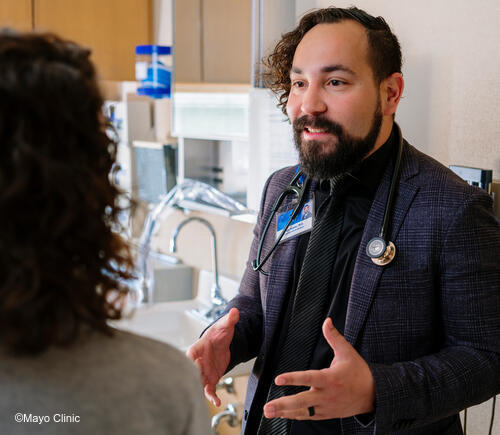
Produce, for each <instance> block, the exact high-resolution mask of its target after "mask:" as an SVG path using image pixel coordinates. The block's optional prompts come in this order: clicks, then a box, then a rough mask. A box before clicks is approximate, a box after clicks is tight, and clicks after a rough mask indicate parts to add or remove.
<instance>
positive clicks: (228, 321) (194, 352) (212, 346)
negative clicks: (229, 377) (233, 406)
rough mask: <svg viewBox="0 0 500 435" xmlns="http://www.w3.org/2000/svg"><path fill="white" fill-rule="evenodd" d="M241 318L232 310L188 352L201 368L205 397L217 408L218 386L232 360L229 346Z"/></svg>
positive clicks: (237, 312) (236, 311)
mask: <svg viewBox="0 0 500 435" xmlns="http://www.w3.org/2000/svg"><path fill="white" fill-rule="evenodd" d="M239 318H240V313H239V311H238V310H237V309H236V308H232V309H231V311H229V313H227V314H226V315H225V316H224V317H222V318H220V319H219V320H217V322H215V323H214V324H213V325H212V326H211V327H210V328H208V329H207V330H206V331H205V333H204V334H203V336H202V337H201V338H200V339H199V340H198V341H197V342H196V343H194V344H193V345H192V346H191V347H190V348H189V349H188V350H187V352H186V355H187V356H188V357H189V358H190V359H191V360H193V361H194V362H195V363H196V364H197V365H198V367H199V368H200V371H201V379H202V382H203V387H204V391H205V396H206V397H207V399H209V400H210V401H211V402H212V403H213V404H214V405H215V406H220V399H219V397H217V393H216V386H217V382H219V379H220V378H221V377H222V375H223V374H224V372H225V371H226V369H227V366H228V364H229V360H230V358H231V353H230V351H229V345H230V344H231V340H232V339H233V335H234V326H235V325H236V323H238V320H239Z"/></svg>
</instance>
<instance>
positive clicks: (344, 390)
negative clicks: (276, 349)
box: [264, 318, 375, 420]
mask: <svg viewBox="0 0 500 435" xmlns="http://www.w3.org/2000/svg"><path fill="white" fill-rule="evenodd" d="M323 335H324V336H325V338H326V340H327V342H328V344H329V345H330V347H331V348H332V349H333V351H334V353H335V356H334V358H333V360H332V363H331V364H330V367H328V368H326V369H322V370H306V371H300V372H290V373H283V374H281V375H279V376H277V377H276V379H275V382H276V385H301V386H308V387H310V389H309V390H307V391H303V392H301V393H298V394H295V395H293V396H285V397H281V398H279V399H275V400H272V401H271V402H268V403H267V404H266V405H265V406H264V415H265V416H266V417H267V418H276V417H281V418H288V419H294V420H306V419H310V420H326V419H330V418H342V417H350V416H353V415H357V414H362V413H366V412H371V411H373V404H374V401H375V386H374V381H373V376H372V374H371V371H370V368H369V367H368V364H367V363H366V361H365V360H364V359H363V358H362V357H361V355H359V353H358V352H357V351H356V349H354V347H352V346H351V344H350V343H349V342H348V341H347V340H346V339H345V338H344V337H343V336H342V335H341V334H340V332H338V331H337V330H336V329H335V327H334V326H333V324H332V320H331V319H330V318H327V319H326V320H325V322H324V323H323ZM311 406H312V407H314V415H313V416H311V415H310V411H309V410H308V408H309V407H311Z"/></svg>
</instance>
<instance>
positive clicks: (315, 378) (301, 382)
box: [274, 370, 324, 397]
mask: <svg viewBox="0 0 500 435" xmlns="http://www.w3.org/2000/svg"><path fill="white" fill-rule="evenodd" d="M274 382H275V383H276V385H296V386H304V387H316V388H321V387H323V386H324V379H323V374H322V371H321V370H304V371H300V372H289V373H283V374H281V375H278V376H276V379H275V380H274ZM292 397H293V396H292Z"/></svg>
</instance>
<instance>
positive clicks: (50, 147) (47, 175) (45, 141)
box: [0, 31, 133, 353]
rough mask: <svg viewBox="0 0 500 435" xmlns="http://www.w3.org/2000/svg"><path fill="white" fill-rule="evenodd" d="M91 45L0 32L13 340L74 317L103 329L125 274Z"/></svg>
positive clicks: (3, 281) (5, 255) (0, 261)
mask: <svg viewBox="0 0 500 435" xmlns="http://www.w3.org/2000/svg"><path fill="white" fill-rule="evenodd" d="M89 55H90V52H89V51H88V50H85V49H82V48H80V47H79V46H77V45H76V44H74V43H71V42H68V41H64V40H62V39H60V38H58V37H57V36H55V35H52V34H43V35H42V34H38V35H37V34H29V33H26V34H19V33H14V32H12V31H2V32H0V342H1V343H2V345H5V346H6V347H7V348H8V349H10V350H11V351H15V352H21V353H37V352H40V351H43V350H45V349H46V348H47V347H49V346H50V345H52V344H61V345H64V344H69V343H71V342H72V341H74V340H75V339H76V337H77V336H78V333H79V332H80V330H81V327H82V325H88V326H90V327H91V328H93V329H97V330H100V331H102V332H110V331H111V330H110V327H109V326H108V325H107V320H108V319H117V318H119V317H120V315H121V305H120V304H121V303H122V302H123V297H124V296H125V294H126V292H127V291H126V289H125V288H124V286H123V285H122V284H120V281H123V280H126V279H129V278H131V277H132V274H131V271H132V268H133V264H132V259H131V255H130V251H129V249H128V246H127V245H126V243H125V242H124V241H123V240H122V239H121V238H120V237H119V236H118V235H117V234H116V233H115V232H114V231H113V229H116V225H117V222H118V216H119V214H120V213H121V212H122V210H123V209H122V208H121V207H120V206H119V205H118V201H119V199H120V197H121V192H120V191H119V190H118V188H117V187H116V186H115V185H114V184H113V183H112V181H111V179H110V172H111V170H112V167H113V164H114V162H115V158H116V152H117V145H116V143H115V142H114V141H113V140H112V139H110V138H109V137H108V135H107V134H106V125H105V119H104V117H103V116H102V113H101V107H102V104H103V98H102V96H101V93H100V91H99V88H98V85H97V81H96V72H95V69H94V67H93V65H92V63H91V61H90V60H89Z"/></svg>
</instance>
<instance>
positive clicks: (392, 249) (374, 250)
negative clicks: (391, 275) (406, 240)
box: [366, 237, 396, 266]
mask: <svg viewBox="0 0 500 435" xmlns="http://www.w3.org/2000/svg"><path fill="white" fill-rule="evenodd" d="M366 254H367V255H368V257H370V258H371V259H372V261H373V262H374V263H375V264H376V265H377V266H386V265H387V264H389V263H390V262H391V261H392V260H394V257H395V256H396V246H394V243H392V242H389V244H387V243H386V242H385V240H384V239H383V238H382V237H374V238H373V239H371V240H370V241H369V242H368V245H366Z"/></svg>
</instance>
